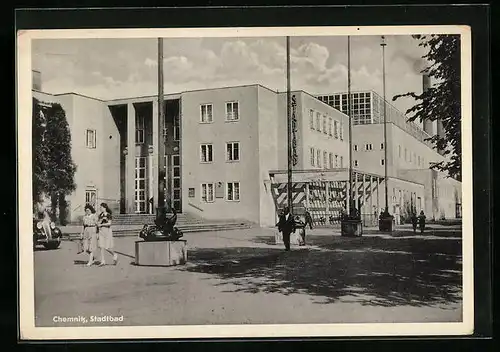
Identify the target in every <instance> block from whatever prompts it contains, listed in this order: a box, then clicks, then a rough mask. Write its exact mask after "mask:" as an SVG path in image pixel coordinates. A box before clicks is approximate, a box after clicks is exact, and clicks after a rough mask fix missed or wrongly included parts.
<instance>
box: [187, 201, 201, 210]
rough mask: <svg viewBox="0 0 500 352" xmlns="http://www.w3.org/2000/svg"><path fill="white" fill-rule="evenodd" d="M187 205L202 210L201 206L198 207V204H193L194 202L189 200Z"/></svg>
mask: <svg viewBox="0 0 500 352" xmlns="http://www.w3.org/2000/svg"><path fill="white" fill-rule="evenodd" d="M188 205H190V206H192V207H193V208H195V209H197V210H199V211H204V210H203V209H202V208H200V207H198V206H196V205H194V204H193V203H191V202H188Z"/></svg>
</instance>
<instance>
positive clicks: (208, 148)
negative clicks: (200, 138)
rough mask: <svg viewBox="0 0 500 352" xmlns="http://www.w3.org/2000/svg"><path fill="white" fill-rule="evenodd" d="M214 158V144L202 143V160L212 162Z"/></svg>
mask: <svg viewBox="0 0 500 352" xmlns="http://www.w3.org/2000/svg"><path fill="white" fill-rule="evenodd" d="M212 161H214V159H213V146H212V145H211V144H202V145H201V162H202V163H211V162H212Z"/></svg>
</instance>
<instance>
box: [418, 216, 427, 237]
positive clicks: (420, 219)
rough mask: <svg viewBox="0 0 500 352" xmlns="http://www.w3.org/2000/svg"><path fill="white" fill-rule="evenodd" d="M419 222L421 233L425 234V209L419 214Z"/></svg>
mask: <svg viewBox="0 0 500 352" xmlns="http://www.w3.org/2000/svg"><path fill="white" fill-rule="evenodd" d="M418 224H419V226H420V233H421V234H422V235H423V234H424V230H425V214H424V211H423V210H422V211H420V215H419V216H418Z"/></svg>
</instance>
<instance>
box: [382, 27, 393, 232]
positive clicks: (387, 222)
mask: <svg viewBox="0 0 500 352" xmlns="http://www.w3.org/2000/svg"><path fill="white" fill-rule="evenodd" d="M381 39H382V42H381V43H380V46H381V47H382V86H383V99H384V104H383V105H384V185H385V210H384V213H383V214H382V216H381V219H380V220H379V230H380V231H389V232H391V231H392V220H393V216H391V214H389V187H388V182H387V181H388V180H387V174H388V172H387V149H388V148H387V101H386V97H385V47H386V45H387V44H386V42H385V36H382V37H381Z"/></svg>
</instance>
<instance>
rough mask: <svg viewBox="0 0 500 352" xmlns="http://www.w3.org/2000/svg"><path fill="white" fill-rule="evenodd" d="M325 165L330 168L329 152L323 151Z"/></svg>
mask: <svg viewBox="0 0 500 352" xmlns="http://www.w3.org/2000/svg"><path fill="white" fill-rule="evenodd" d="M323 167H324V168H325V169H327V168H328V152H323Z"/></svg>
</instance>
